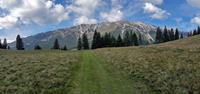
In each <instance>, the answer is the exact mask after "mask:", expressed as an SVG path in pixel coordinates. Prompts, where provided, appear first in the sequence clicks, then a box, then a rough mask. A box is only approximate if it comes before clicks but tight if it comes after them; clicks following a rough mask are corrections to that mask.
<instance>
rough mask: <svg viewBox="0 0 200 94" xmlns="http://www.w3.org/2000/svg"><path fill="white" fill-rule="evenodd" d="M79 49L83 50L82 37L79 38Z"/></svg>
mask: <svg viewBox="0 0 200 94" xmlns="http://www.w3.org/2000/svg"><path fill="white" fill-rule="evenodd" d="M77 49H78V50H82V39H81V37H79V38H78V45H77Z"/></svg>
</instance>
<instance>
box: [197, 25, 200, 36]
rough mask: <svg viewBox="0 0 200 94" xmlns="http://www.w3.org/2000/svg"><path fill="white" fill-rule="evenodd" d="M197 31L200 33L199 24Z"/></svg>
mask: <svg viewBox="0 0 200 94" xmlns="http://www.w3.org/2000/svg"><path fill="white" fill-rule="evenodd" d="M197 32H198V34H200V27H199V26H198V28H197Z"/></svg>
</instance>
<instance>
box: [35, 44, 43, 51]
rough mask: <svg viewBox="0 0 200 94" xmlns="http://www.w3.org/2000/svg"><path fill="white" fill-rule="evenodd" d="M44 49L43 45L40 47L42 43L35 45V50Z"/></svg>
mask: <svg viewBox="0 0 200 94" xmlns="http://www.w3.org/2000/svg"><path fill="white" fill-rule="evenodd" d="M41 49H42V47H40V45H36V46H35V47H34V50H41Z"/></svg>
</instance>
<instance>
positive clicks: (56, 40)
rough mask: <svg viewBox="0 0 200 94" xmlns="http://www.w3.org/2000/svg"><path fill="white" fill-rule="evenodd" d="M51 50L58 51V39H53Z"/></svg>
mask: <svg viewBox="0 0 200 94" xmlns="http://www.w3.org/2000/svg"><path fill="white" fill-rule="evenodd" d="M53 49H57V50H58V49H60V45H59V42H58V39H55V41H54V45H53Z"/></svg>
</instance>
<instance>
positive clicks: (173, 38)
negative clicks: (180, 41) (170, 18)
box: [169, 28, 175, 41]
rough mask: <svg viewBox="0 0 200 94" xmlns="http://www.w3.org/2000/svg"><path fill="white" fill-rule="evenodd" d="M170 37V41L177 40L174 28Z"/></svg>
mask: <svg viewBox="0 0 200 94" xmlns="http://www.w3.org/2000/svg"><path fill="white" fill-rule="evenodd" d="M169 36H170V40H171V41H173V40H175V33H174V29H173V28H172V29H171V30H170V32H169Z"/></svg>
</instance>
